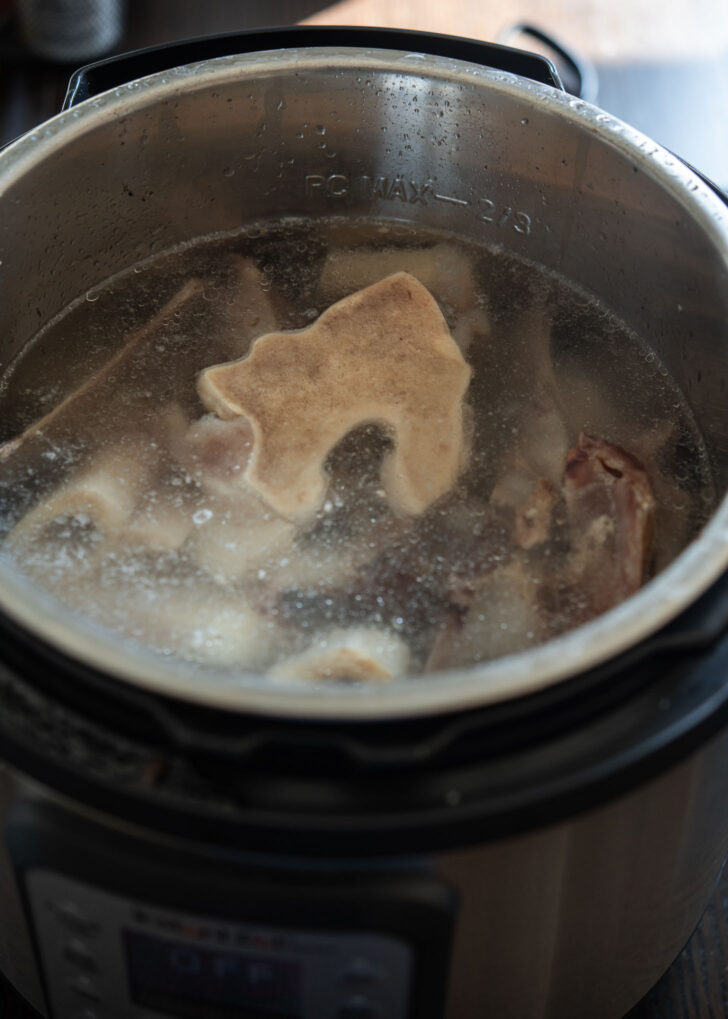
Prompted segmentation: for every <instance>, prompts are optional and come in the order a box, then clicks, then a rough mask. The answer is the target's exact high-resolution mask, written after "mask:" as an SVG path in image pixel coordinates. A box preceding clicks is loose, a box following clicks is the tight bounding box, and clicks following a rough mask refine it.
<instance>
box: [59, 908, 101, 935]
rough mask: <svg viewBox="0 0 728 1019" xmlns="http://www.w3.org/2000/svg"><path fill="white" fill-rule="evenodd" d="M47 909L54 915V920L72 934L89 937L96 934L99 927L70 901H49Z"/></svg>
mask: <svg viewBox="0 0 728 1019" xmlns="http://www.w3.org/2000/svg"><path fill="white" fill-rule="evenodd" d="M48 908H49V909H50V910H51V912H52V913H54V914H55V916H56V918H57V919H58V920H59V921H60V922H61V923H62V924H63V926H64V927H65V928H66V930H68V931H71V932H72V933H73V934H82V935H84V936H85V937H91V936H93V935H94V934H98V932H99V931H100V929H101V927H100V925H99V924H98V923H96V921H95V920H92V919H91V918H90V917H89V916H86V915H85V914H84V912H83V911H82V909H81V907H80V906H79V905H78V904H77V903H75V902H73V901H72V900H71V899H51V900H50V901H49V902H48Z"/></svg>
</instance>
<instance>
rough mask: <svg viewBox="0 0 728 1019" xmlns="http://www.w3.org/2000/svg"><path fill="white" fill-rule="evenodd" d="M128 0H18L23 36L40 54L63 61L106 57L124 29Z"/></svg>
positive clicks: (28, 45)
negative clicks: (126, 0)
mask: <svg viewBox="0 0 728 1019" xmlns="http://www.w3.org/2000/svg"><path fill="white" fill-rule="evenodd" d="M124 14H125V0H18V15H19V19H20V29H21V33H22V38H23V40H24V42H25V44H26V46H27V47H28V49H29V50H30V51H31V52H32V53H34V54H35V55H36V56H38V57H42V58H44V59H46V60H52V61H55V62H57V63H61V64H70V63H74V62H77V63H81V64H83V63H86V62H87V61H89V60H95V59H96V58H97V57H101V56H104V55H105V54H106V53H109V52H110V51H111V50H113V49H114V48H115V47H116V46H117V45H118V43H119V41H120V39H121V37H122V35H123V32H124Z"/></svg>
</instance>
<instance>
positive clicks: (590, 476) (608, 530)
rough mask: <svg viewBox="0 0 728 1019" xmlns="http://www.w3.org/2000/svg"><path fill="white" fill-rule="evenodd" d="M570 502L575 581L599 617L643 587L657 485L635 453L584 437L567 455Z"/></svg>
mask: <svg viewBox="0 0 728 1019" xmlns="http://www.w3.org/2000/svg"><path fill="white" fill-rule="evenodd" d="M564 499H565V502H566V513H567V521H568V528H569V535H570V553H569V557H568V565H567V572H568V575H569V581H570V583H571V584H572V585H573V586H574V587H575V588H578V589H579V590H580V591H581V592H582V595H583V596H584V597H586V598H588V600H589V604H590V606H591V610H592V614H593V615H597V614H599V613H601V612H605V611H606V610H607V609H610V608H612V607H613V606H615V605H618V604H619V603H620V602H621V601H623V600H624V599H625V598H628V597H629V596H630V595H632V594H634V593H635V592H636V591H638V590H639V588H640V587H641V585H642V583H643V579H644V575H645V569H646V566H647V562H648V555H649V551H650V541H651V538H652V529H653V519H654V513H655V499H654V496H653V494H652V487H651V485H650V481H649V478H648V477H647V472H646V471H645V469H644V467H643V466H642V464H641V463H640V461H639V460H638V459H637V458H636V457H634V456H632V454H631V453H628V452H627V451H626V450H624V449H622V448H620V447H619V446H616V445H613V444H612V443H610V442H607V441H606V440H605V439H599V438H591V437H590V436H588V435H584V434H583V433H582V434H581V435H580V436H579V439H578V441H577V443H576V445H575V446H574V447H573V449H572V450H571V451H570V452H569V455H568V457H567V461H566V470H565V472H564Z"/></svg>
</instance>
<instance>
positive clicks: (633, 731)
mask: <svg viewBox="0 0 728 1019" xmlns="http://www.w3.org/2000/svg"><path fill="white" fill-rule="evenodd" d="M436 107H437V108H436ZM440 110H443V111H444V112H445V113H446V115H443V116H439V112H440ZM321 126H324V127H325V138H324V135H323V133H322V132H321V131H320V130H319V128H320V127H321ZM322 139H323V141H322ZM0 210H1V212H0V293H1V295H2V299H1V300H0V359H2V364H3V366H6V365H7V364H8V363H9V362H10V361H11V359H12V358H13V357H14V356H16V354H17V351H18V350H20V349H22V348H23V347H24V345H25V344H26V343H28V342H29V341H31V340H32V338H33V336H34V335H35V334H36V332H37V330H38V328H39V327H40V326H41V325H43V324H44V323H46V322H48V321H50V320H51V319H52V318H53V316H54V315H56V314H57V313H58V312H59V311H60V310H61V309H63V308H64V307H65V306H66V305H68V303H69V302H70V301H71V300H72V299H73V298H75V297H76V296H77V295H78V294H79V293H82V292H83V291H85V290H89V289H90V288H91V287H92V286H94V285H96V284H99V283H101V282H103V281H104V280H106V279H107V278H109V277H110V276H113V275H114V274H115V273H118V272H119V271H121V270H122V269H123V268H125V267H127V266H129V265H132V264H134V263H136V262H139V261H141V260H143V259H145V258H148V257H151V256H153V255H154V254H155V253H158V252H162V251H166V250H168V249H170V248H172V247H174V246H176V245H179V244H183V243H185V242H187V241H189V240H191V239H194V238H197V237H201V236H203V235H210V234H216V233H223V232H225V231H230V230H232V229H235V228H239V227H240V226H241V225H244V224H245V223H247V222H251V221H252V220H259V219H266V218H267V219H275V218H277V217H281V216H287V215H296V216H301V215H304V216H312V217H320V216H328V215H336V216H339V217H344V218H346V217H352V218H358V219H361V217H362V216H371V217H375V218H377V219H378V220H382V219H384V220H387V219H391V220H392V221H396V222H398V223H402V222H404V223H412V224H416V225H421V226H425V227H428V228H431V229H434V230H440V231H449V232H450V233H452V234H454V235H456V236H459V237H462V238H464V239H468V240H475V241H477V242H480V243H487V244H492V245H494V246H499V247H501V248H502V249H503V250H505V251H507V252H512V253H514V254H516V255H518V256H520V257H523V258H527V259H530V260H532V261H533V262H535V263H537V264H542V265H544V266H546V267H548V268H549V269H551V270H554V271H557V272H559V273H560V274H562V275H563V276H565V277H566V278H567V279H569V280H571V281H573V282H574V283H576V284H578V285H579V286H580V287H582V288H584V289H586V290H588V291H590V292H592V293H595V294H598V295H599V296H600V297H601V298H602V299H603V300H604V302H605V303H606V304H607V305H608V306H609V307H610V308H612V309H613V310H614V311H615V312H616V313H617V314H618V315H619V316H620V317H621V318H622V319H623V320H624V321H625V322H626V323H627V324H628V325H629V326H630V327H631V328H633V329H634V331H635V332H636V333H638V334H639V335H642V336H644V337H646V339H647V340H648V342H649V343H650V344H651V346H652V347H653V349H654V350H655V351H656V353H657V355H658V356H659V357H660V359H661V361H662V363H663V364H664V365H665V366H666V367H667V369H668V370H669V372H670V373H671V375H672V376H673V378H674V379H675V380H676V381H677V383H678V385H679V386H680V387H681V389H682V391H683V393H685V394H686V397H687V399H688V400H689V402H690V406H691V409H692V411H693V413H694V415H695V418H696V421H697V422H698V425H699V427H700V430H701V432H702V435H703V437H704V440H705V443H706V447H707V449H708V451H709V454H710V459H711V467H712V471H713V475H714V479H715V484H716V486H717V488H718V490H719V492H723V491H724V490H725V487H726V474H727V473H728V420H727V418H726V398H725V392H726V377H727V375H728V371H727V369H728V285H727V283H728V279H727V277H728V210H726V208H725V204H724V202H723V200H722V198H721V196H720V195H719V194H717V193H716V192H715V189H713V188H712V187H711V185H710V184H709V183H708V182H706V181H704V180H703V179H702V178H701V177H700V176H699V175H698V174H697V173H695V172H694V171H693V170H692V169H690V168H689V167H687V166H686V165H685V164H684V163H682V162H681V161H680V160H679V159H678V158H677V157H676V156H674V155H672V154H671V153H668V152H666V151H664V150H663V149H661V148H660V147H659V146H658V145H656V144H654V143H653V142H651V141H650V140H648V139H646V138H645V137H644V136H642V135H640V134H639V133H638V132H636V131H634V130H633V129H631V128H630V127H628V126H627V125H625V124H623V123H621V122H619V121H617V120H615V119H614V118H612V117H610V116H609V115H608V114H606V113H604V112H602V111H601V110H598V109H596V108H594V107H592V106H589V105H588V104H586V103H584V102H583V101H582V100H580V99H578V98H575V97H573V96H569V95H568V94H566V93H565V92H564V91H563V90H562V89H561V88H560V82H559V79H558V76H557V75H556V73H555V71H554V69H553V67H552V66H551V65H550V64H549V63H548V62H547V61H544V60H543V59H542V58H539V57H537V56H534V55H531V54H527V53H523V52H521V51H518V50H512V49H508V48H503V47H498V46H490V45H486V44H481V43H476V42H473V41H469V40H460V39H453V38H446V37H441V36H430V35H426V34H414V33H406V32H392V31H387V32H385V31H379V30H370V29H361V30H355V29H295V30H294V29H283V30H266V31H263V32H259V33H249V34H247V35H245V36H235V37H230V36H228V37H218V38H214V39H207V40H200V41H197V42H195V43H194V44H193V43H190V44H181V45H179V44H178V45H173V46H169V47H162V48H160V49H157V50H154V51H143V52H140V53H138V54H131V55H127V56H125V57H122V58H118V59H116V60H112V61H104V62H101V63H99V64H96V65H91V66H90V67H89V68H87V69H84V70H82V71H81V72H78V73H77V74H76V75H75V76H74V77H73V79H72V81H71V85H70V88H69V95H68V98H67V102H66V108H65V110H64V112H62V113H61V114H60V115H59V116H57V117H55V118H54V119H52V120H51V121H49V122H48V123H46V124H44V125H41V126H40V127H39V128H37V129H36V130H35V131H33V132H32V133H30V134H28V135H26V136H24V137H23V138H21V139H19V140H18V141H17V142H15V143H14V144H13V145H12V146H10V147H9V148H8V149H7V150H6V151H5V152H4V153H3V154H2V155H1V156H0ZM727 538H728V505H727V504H726V502H725V500H723V501H720V502H719V505H718V507H717V509H716V511H715V512H714V514H713V516H712V518H711V519H710V521H709V522H708V523H707V524H706V526H705V527H704V528H703V529H702V531H701V533H700V534H699V536H698V537H697V538H696V539H695V540H694V541H693V542H691V544H690V545H689V546H688V547H687V548H686V549H685V550H684V552H683V553H682V554H681V555H679V556H678V557H677V559H676V560H675V561H674V562H673V563H672V564H671V565H670V566H668V567H667V568H666V569H665V570H664V571H663V572H662V573H661V574H660V575H659V576H658V577H656V578H655V579H654V580H652V581H650V583H648V584H647V585H646V586H645V587H644V588H643V589H642V590H641V591H640V592H639V593H638V594H636V595H634V596H633V597H632V598H630V599H628V600H627V601H626V602H625V603H624V604H622V605H621V606H619V607H617V608H616V609H613V610H611V611H610V612H608V613H606V614H605V615H604V616H602V617H600V618H598V619H597V620H595V621H593V622H591V623H589V624H587V625H585V626H583V627H580V628H578V629H577V630H575V631H573V632H572V633H570V634H567V635H565V636H563V637H560V638H558V639H557V640H554V641H552V642H549V643H548V644H545V645H544V646H542V647H540V648H536V649H533V650H529V651H527V652H522V653H519V654H514V655H510V656H507V657H505V658H503V659H498V660H496V661H495V662H491V663H488V664H485V665H479V666H473V667H472V668H469V669H461V670H452V671H451V672H447V673H441V674H433V675H431V676H429V675H428V676H424V677H419V678H417V679H416V680H412V679H410V680H405V679H402V680H395V681H392V682H391V683H390V684H388V685H386V687H378V688H377V690H376V692H375V693H372V692H371V691H370V690H366V689H361V688H360V687H356V686H354V687H352V686H349V687H342V686H339V685H337V684H332V686H331V687H330V688H327V689H326V690H322V689H321V688H320V687H318V686H317V687H315V688H311V689H309V688H306V687H305V686H302V687H298V688H295V689H291V688H287V687H285V686H275V687H273V686H272V685H271V684H270V683H268V682H267V681H266V680H265V679H264V678H262V677H259V676H254V675H247V674H245V675H240V674H237V673H235V672H234V671H233V670H230V671H227V672H226V671H224V670H223V671H218V672H215V673H212V672H210V674H209V675H207V674H201V672H200V670H199V669H192V668H190V669H186V667H185V666H184V664H183V663H169V662H164V661H159V660H158V659H155V658H153V657H152V656H151V654H149V655H147V654H145V653H144V652H142V651H138V652H132V651H130V650H129V649H128V648H127V647H125V646H122V645H121V644H120V643H116V642H114V641H113V640H104V639H102V638H101V637H100V636H99V635H98V633H97V632H95V631H93V630H92V629H90V628H89V627H87V626H86V625H85V624H84V623H83V621H81V620H78V619H75V618H74V617H73V616H71V615H70V614H69V613H68V612H67V611H66V610H64V609H63V608H62V607H60V606H58V605H57V604H56V603H54V602H53V601H52V600H51V599H49V598H48V597H46V596H45V595H43V593H42V592H40V591H39V590H37V589H35V588H34V587H33V586H32V585H31V584H29V583H28V582H27V581H26V580H25V579H24V578H22V577H21V576H20V575H19V574H18V573H17V572H15V571H14V570H13V568H12V566H11V564H10V563H9V562H6V561H2V562H0V571H1V572H2V590H1V591H0V613H1V615H0V630H1V632H2V644H1V645H0V698H1V703H2V711H0V759H1V760H2V767H1V769H0V817H1V823H2V828H1V830H2V836H1V837H0V888H1V894H0V912H1V915H2V923H0V970H1V971H2V973H3V974H4V975H5V976H6V977H7V978H8V980H9V981H10V982H11V983H12V984H13V985H14V986H15V987H16V988H17V990H18V991H19V993H20V994H21V995H22V996H23V997H24V998H25V999H27V1001H28V1002H29V1003H30V1004H31V1005H33V1006H34V1007H35V1008H36V1009H37V1010H38V1012H39V1013H40V1014H41V1015H42V1016H45V1017H53V1019H71V1017H79V1019H80V1017H81V1016H83V1017H85V1019H93V1017H99V1019H100V1017H110V1019H111V1017H114V1019H153V1017H157V1016H159V1017H161V1016H170V1015H171V1016H178V1017H204V1019H213V1017H225V1016H237V1017H239V1016H251V1017H253V1016H254V1017H266V1019H277V1017H287V1019H294V1017H295V1019H375V1017H378V1019H437V1017H443V1016H444V1017H447V1019H471V1017H472V1019H475V1017H476V1016H483V1015H491V1014H492V1015H497V1016H499V1017H502V1019H524V1017H526V1019H540V1017H544V1019H545V1017H551V1019H569V1017H580V1019H581V1017H584V1016H589V1017H590V1019H617V1017H618V1016H620V1015H623V1014H624V1012H625V1011H627V1010H628V1009H629V1008H630V1007H631V1006H632V1005H633V1004H634V1003H635V1002H636V1001H637V1000H638V999H639V998H640V997H641V996H642V995H643V994H644V993H645V992H646V991H647V990H648V989H649V988H650V987H651V986H652V984H653V983H654V982H655V981H656V980H657V979H658V978H659V976H660V975H661V974H662V973H663V972H664V971H665V969H666V968H667V967H668V966H669V964H670V963H671V961H672V960H673V959H674V957H675V956H676V954H677V953H678V952H679V950H680V949H681V947H682V946H683V944H684V943H685V941H686V940H687V938H688V937H689V935H690V933H691V931H692V930H693V928H694V927H695V925H696V923H697V922H698V920H699V918H700V915H701V913H702V910H703V909H704V907H705V904H706V902H707V901H708V899H709V897H710V894H711V891H712V889H713V887H714V885H715V883H716V881H717V878H718V876H719V873H720V870H721V866H722V863H723V860H724V858H725V856H726V854H727V853H728V810H727V809H726V804H728V768H726V767H725V761H726V753H728V731H727V730H726V725H725V723H726V721H727V720H728V682H727V672H728V640H726V638H725V628H726V622H727V621H728V579H726V566H727V565H728V541H727V540H726V539H727ZM203 673H204V670H203Z"/></svg>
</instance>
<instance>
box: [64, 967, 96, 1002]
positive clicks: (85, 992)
mask: <svg viewBox="0 0 728 1019" xmlns="http://www.w3.org/2000/svg"><path fill="white" fill-rule="evenodd" d="M68 986H69V987H70V988H71V990H73V991H75V992H76V994H80V995H81V996H82V997H84V998H89V999H90V1000H91V1001H100V1000H101V993H100V991H99V988H98V985H97V983H96V981H95V980H94V979H93V977H90V976H89V975H88V973H77V974H75V975H74V976H72V977H71V978H70V979H69V981H68Z"/></svg>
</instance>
